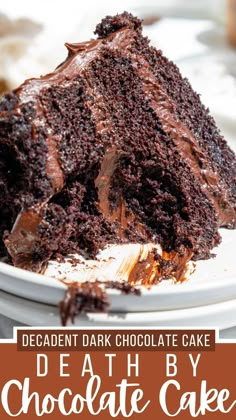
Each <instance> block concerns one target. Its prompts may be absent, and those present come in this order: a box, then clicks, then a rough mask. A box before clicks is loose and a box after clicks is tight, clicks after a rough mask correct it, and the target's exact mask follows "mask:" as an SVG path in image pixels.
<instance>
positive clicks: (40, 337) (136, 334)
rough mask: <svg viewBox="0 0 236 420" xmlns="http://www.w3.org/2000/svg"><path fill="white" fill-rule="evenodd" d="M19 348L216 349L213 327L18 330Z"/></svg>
mask: <svg viewBox="0 0 236 420" xmlns="http://www.w3.org/2000/svg"><path fill="white" fill-rule="evenodd" d="M17 348H18V350H19V351H38V350H42V349H44V350H47V351H58V350H60V351H66V350H69V351H101V350H104V351H105V350H106V351H131V350H132V351H172V350H174V351H190V350H191V351H214V350H215V331H214V330H186V331H183V330H78V329H74V330H73V329H66V330H65V329H61V330H38V329H36V330H34V329H31V330H29V331H27V330H21V329H19V330H18V331H17Z"/></svg>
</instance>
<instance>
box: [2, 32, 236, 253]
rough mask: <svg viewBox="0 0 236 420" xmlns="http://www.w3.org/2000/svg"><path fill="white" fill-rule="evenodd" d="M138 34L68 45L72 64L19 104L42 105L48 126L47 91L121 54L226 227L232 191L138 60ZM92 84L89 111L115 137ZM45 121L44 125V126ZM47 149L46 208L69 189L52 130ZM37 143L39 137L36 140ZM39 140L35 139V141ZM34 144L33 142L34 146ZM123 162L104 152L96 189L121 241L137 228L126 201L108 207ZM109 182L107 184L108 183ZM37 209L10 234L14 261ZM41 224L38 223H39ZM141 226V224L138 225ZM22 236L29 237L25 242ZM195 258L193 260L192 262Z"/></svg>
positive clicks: (29, 86) (24, 90) (27, 89)
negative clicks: (43, 97) (105, 56)
mask: <svg viewBox="0 0 236 420" xmlns="http://www.w3.org/2000/svg"><path fill="white" fill-rule="evenodd" d="M134 35H135V32H134V31H133V30H132V29H130V28H122V29H120V30H118V31H117V32H115V33H113V34H111V35H109V36H108V37H107V38H106V39H98V40H95V41H89V42H87V43H82V44H67V48H68V50H69V55H68V59H67V60H66V62H65V63H63V64H62V65H61V66H59V67H58V68H57V69H56V71H55V72H54V73H51V74H49V75H47V76H44V77H42V78H40V79H31V80H30V81H28V82H26V83H25V84H23V85H22V87H21V88H20V89H19V90H18V94H19V97H20V101H21V102H22V103H24V102H28V101H30V100H31V101H33V102H34V103H36V104H37V117H38V123H37V124H39V125H40V124H42V125H44V121H45V120H44V115H43V107H42V106H41V104H40V103H39V99H38V98H39V96H40V91H41V90H42V89H47V88H49V87H51V86H53V85H58V84H61V83H63V86H64V87H65V86H66V83H67V80H68V82H69V80H71V79H73V78H75V77H76V76H77V75H78V74H81V75H82V76H84V77H85V79H86V71H87V69H88V67H89V64H90V63H91V62H92V61H93V60H94V59H97V58H99V56H101V54H102V53H103V49H104V48H106V49H108V50H109V49H110V50H117V49H119V50H121V51H122V55H123V56H124V57H128V58H130V60H131V62H132V65H133V68H134V70H135V71H136V73H137V75H138V77H139V79H140V81H141V83H142V86H143V90H144V92H145V94H146V96H147V100H148V101H149V103H150V106H151V107H152V109H153V110H154V112H155V113H156V116H157V118H158V119H159V120H160V121H161V123H162V126H163V129H164V131H166V132H167V133H168V134H169V136H170V138H171V139H172V141H173V142H174V144H175V146H176V148H177V150H178V152H179V153H180V155H181V156H182V157H183V159H184V161H185V162H186V163H187V165H188V166H189V167H190V170H191V172H192V173H193V174H194V175H195V177H196V178H197V180H198V182H200V184H201V186H202V190H203V191H204V192H205V194H206V195H207V196H208V198H209V199H210V200H211V202H212V203H213V205H214V208H215V211H216V214H217V216H218V224H219V225H224V224H226V223H228V222H229V221H231V220H233V219H234V218H235V211H234V210H233V208H232V207H231V206H230V204H229V202H228V200H227V189H226V188H225V186H224V185H220V182H219V181H220V180H219V178H218V176H217V174H216V173H214V172H213V171H212V169H211V168H210V165H209V164H208V161H207V159H206V156H205V155H204V153H203V152H202V150H201V149H200V147H199V145H198V142H197V139H196V138H195V137H194V136H193V135H192V134H191V132H190V131H189V130H188V128H187V127H186V126H185V125H184V124H183V123H182V122H181V121H180V120H179V119H178V118H177V116H176V113H175V106H174V103H173V102H172V101H171V100H170V99H169V98H168V97H167V95H166V94H165V92H164V91H163V89H162V87H161V86H160V85H159V84H158V83H157V82H156V80H155V77H154V76H153V75H152V73H151V69H150V67H149V65H148V63H147V61H146V60H144V59H143V58H142V57H141V56H138V55H137V54H135V55H134V54H133V53H132V52H131V50H130V46H131V43H132V42H135V41H134ZM86 80H87V89H88V93H90V94H91V95H92V96H93V98H94V101H93V102H91V101H90V100H88V101H87V103H86V105H87V106H88V108H89V109H90V111H91V114H92V117H93V119H94V121H95V124H96V130H97V134H99V135H101V136H102V135H103V134H107V133H110V132H112V125H111V121H110V119H109V114H108V113H107V111H106V106H105V104H104V101H103V98H102V96H101V94H100V93H99V89H97V88H96V86H95V85H91V84H89V80H88V79H86ZM40 120H41V121H40ZM47 134H48V137H47V145H48V158H47V165H46V171H47V175H48V177H49V179H50V180H51V187H52V192H51V195H50V196H49V197H48V199H47V200H46V201H45V202H44V203H43V204H42V207H43V206H46V204H47V201H48V200H49V199H50V198H51V197H52V196H53V195H54V194H55V193H56V192H58V191H60V190H62V188H63V186H64V182H65V180H64V175H63V166H62V164H61V162H60V157H59V152H58V148H57V144H58V142H59V141H60V138H59V137H57V136H54V135H53V134H52V132H51V131H50V129H49V130H48V133H47ZM33 137H34V136H33ZM33 139H34V138H33ZM33 139H32V141H33ZM117 159H119V152H116V150H115V149H112V148H109V145H108V147H107V148H106V147H104V157H103V161H102V163H101V168H100V172H99V174H98V176H97V178H96V181H95V186H96V187H97V191H98V197H99V208H100V210H101V212H102V213H103V215H104V217H105V218H106V219H108V221H110V222H114V221H115V220H118V222H119V224H120V226H121V227H118V230H117V233H118V235H120V237H121V238H122V236H123V234H124V230H125V228H127V226H128V223H129V220H130V221H132V222H134V221H135V216H134V215H133V214H132V213H131V212H130V211H128V210H127V209H126V203H125V200H124V198H123V197H120V208H119V209H117V210H116V211H113V212H112V211H111V209H110V206H109V198H108V193H109V186H110V177H111V176H112V173H113V170H114V167H115V164H116V160H117ZM104 177H105V178H104ZM33 212H34V209H33V208H32V209H29V210H23V212H22V213H21V214H20V215H19V216H18V219H17V222H16V224H15V226H14V227H13V229H12V232H11V234H10V235H9V236H8V238H7V239H6V240H5V244H6V247H7V249H8V251H9V253H10V255H11V256H12V258H13V261H14V254H15V253H16V252H17V251H16V248H15V246H13V245H12V244H13V243H18V242H20V241H21V242H22V241H23V242H24V235H25V236H26V237H27V235H29V236H30V230H29V232H28V233H27V229H28V227H27V226H25V224H24V220H25V217H26V216H27V215H29V214H33ZM35 220H36V219H35ZM41 221H42V219H40V217H38V218H37V222H36V224H35V225H34V230H35V231H37V223H38V224H40V223H41ZM135 223H136V222H135ZM136 228H137V229H140V232H141V233H142V235H144V236H147V235H148V234H147V232H146V231H145V228H144V227H142V226H141V225H140V224H139V223H138V221H137V223H136ZM22 231H24V232H25V234H23V236H22ZM37 239H38V237H37V234H36V235H32V236H31V240H30V242H29V241H25V242H24V244H23V248H24V249H26V248H27V247H28V248H29V252H28V253H29V254H30V247H31V246H32V244H33V242H34V240H35V241H37ZM190 258H191V255H189V256H188V259H190Z"/></svg>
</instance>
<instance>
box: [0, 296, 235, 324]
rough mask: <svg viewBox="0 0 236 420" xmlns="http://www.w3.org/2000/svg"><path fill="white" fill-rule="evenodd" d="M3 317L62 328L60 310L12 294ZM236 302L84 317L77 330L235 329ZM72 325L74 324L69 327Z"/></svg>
mask: <svg viewBox="0 0 236 420" xmlns="http://www.w3.org/2000/svg"><path fill="white" fill-rule="evenodd" d="M0 313H3V314H4V315H5V316H7V317H9V318H11V319H13V320H17V322H21V323H23V324H26V325H30V326H45V325H46V326H48V327H49V326H60V325H61V323H60V317H59V311H58V308H56V307H55V306H50V305H43V304H41V303H37V302H32V301H27V300H26V299H21V298H19V297H16V296H13V295H10V294H8V293H4V292H0ZM235 319H236V299H234V300H231V301H227V302H221V303H217V304H214V305H207V306H201V307H196V308H190V309H179V310H172V311H156V312H135V313H134V312H133V313H131V312H129V313H117V312H116V313H105V314H96V313H94V314H92V313H89V314H86V315H80V316H78V317H77V318H76V319H75V325H76V326H78V327H79V326H81V327H82V326H84V327H99V326H104V327H107V328H109V327H121V328H122V327H124V328H125V327H128V326H130V327H132V326H135V327H137V326H138V327H144V326H153V327H154V326H156V327H201V328H205V327H217V328H219V329H225V328H231V327H234V326H235ZM68 325H69V326H70V325H71V324H70V323H69V324H68Z"/></svg>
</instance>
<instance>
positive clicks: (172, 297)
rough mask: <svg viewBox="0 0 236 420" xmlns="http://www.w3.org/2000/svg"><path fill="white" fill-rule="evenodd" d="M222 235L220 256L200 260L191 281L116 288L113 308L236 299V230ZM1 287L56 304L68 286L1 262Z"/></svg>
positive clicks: (111, 294)
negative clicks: (134, 290) (125, 291)
mask: <svg viewBox="0 0 236 420" xmlns="http://www.w3.org/2000/svg"><path fill="white" fill-rule="evenodd" d="M221 234H222V236H223V241H222V244H221V245H220V246H219V247H218V249H217V257H216V258H213V259H211V260H208V261H199V262H198V264H197V269H196V272H195V273H194V274H193V275H192V277H191V278H190V280H189V281H188V282H186V283H184V284H177V285H166V284H165V282H163V283H161V284H160V285H158V286H153V287H152V288H151V289H150V290H147V289H145V288H142V294H141V296H133V295H128V296H124V295H121V294H120V293H119V292H117V291H116V290H109V291H108V295H109V299H110V301H111V310H112V311H114V312H126V311H129V312H140V311H141V312H142V311H161V310H169V309H179V308H190V307H194V306H200V305H208V304H213V303H216V302H223V301H224V300H230V299H236V267H235V260H234V258H235V251H234V250H235V247H234V246H235V241H236V231H227V230H222V231H221ZM0 289H1V290H3V291H5V292H7V293H11V294H14V295H16V296H19V297H22V298H26V299H30V300H33V301H38V302H41V303H46V304H51V305H57V304H58V302H59V301H60V300H62V299H63V297H64V294H65V291H66V286H64V285H63V284H62V283H60V282H59V281H57V280H55V279H52V278H49V277H45V276H42V275H39V274H35V273H30V272H27V271H25V270H21V269H19V268H15V267H11V266H9V265H7V264H3V263H1V264H0Z"/></svg>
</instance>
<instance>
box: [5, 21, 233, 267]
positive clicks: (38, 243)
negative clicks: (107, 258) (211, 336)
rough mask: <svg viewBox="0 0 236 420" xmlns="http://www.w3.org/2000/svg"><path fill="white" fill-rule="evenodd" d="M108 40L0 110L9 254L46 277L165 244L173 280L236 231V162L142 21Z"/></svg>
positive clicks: (110, 31) (107, 32) (84, 48)
mask: <svg viewBox="0 0 236 420" xmlns="http://www.w3.org/2000/svg"><path fill="white" fill-rule="evenodd" d="M96 32H97V33H98V36H99V38H98V39H97V40H92V41H89V42H85V43H81V44H66V46H67V49H68V58H67V59H66V61H65V62H64V63H62V64H61V65H60V66H59V67H58V68H57V69H56V70H55V72H53V73H51V74H49V75H47V76H43V77H41V78H40V79H30V80H28V81H26V82H25V83H24V84H23V85H22V86H20V87H19V88H18V89H17V90H16V91H14V92H13V93H11V94H8V95H6V96H5V97H3V99H2V100H1V102H0V188H1V190H2V191H3V194H1V198H0V211H1V212H3V214H4V217H3V220H2V222H1V223H0V236H1V237H2V238H3V241H2V243H1V250H0V252H1V254H2V255H4V254H6V250H7V251H8V253H9V255H10V256H11V258H12V261H13V264H15V265H17V266H20V267H22V268H27V269H31V270H34V271H41V272H42V271H44V270H45V267H46V265H47V262H48V260H49V258H52V257H53V256H55V255H56V254H58V253H59V254H62V255H68V254H71V253H75V252H84V253H85V254H86V255H87V256H90V257H94V256H95V255H96V254H97V252H98V250H99V249H102V248H104V247H105V246H106V245H107V244H109V243H149V242H155V243H160V244H161V246H162V248H163V250H164V252H167V253H168V256H167V258H166V260H167V261H169V264H170V265H171V264H172V270H173V271H174V270H176V260H175V262H173V261H172V260H173V259H174V258H172V257H173V255H176V253H177V254H178V255H179V256H180V257H181V258H182V259H183V258H184V259H185V262H187V260H189V259H190V258H194V259H199V258H208V257H209V256H210V252H211V250H212V248H213V247H214V246H216V245H217V244H218V243H219V240H220V237H219V234H218V228H219V226H226V227H235V223H236V221H235V220H236V219H235V185H236V183H235V172H236V164H235V162H236V161H235V156H234V155H233V152H232V151H231V150H230V149H229V148H228V146H227V144H226V142H225V140H224V139H223V138H222V137H221V135H220V133H219V131H218V130H217V128H216V126H215V123H214V121H213V119H212V118H211V117H210V116H209V113H208V111H207V110H206V109H205V108H204V107H203V105H202V104H201V103H200V100H199V97H198V95H196V94H195V93H194V92H193V90H192V89H191V87H190V85H189V83H188V81H187V80H185V79H183V78H182V77H181V75H180V73H179V71H178V69H177V67H176V66H175V65H174V64H173V63H171V62H169V61H168V60H167V59H166V58H165V57H163V56H162V54H161V52H160V51H156V50H155V49H154V48H152V47H149V43H148V40H147V39H146V38H143V36H142V33H141V23H140V21H139V20H138V19H136V18H134V17H132V16H131V15H129V14H127V13H124V14H122V15H117V16H115V17H113V18H110V17H108V18H106V19H105V20H104V21H102V22H101V24H100V25H98V27H97V30H96ZM7 231H8V232H7ZM181 258H180V259H181ZM170 272H171V269H170Z"/></svg>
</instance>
